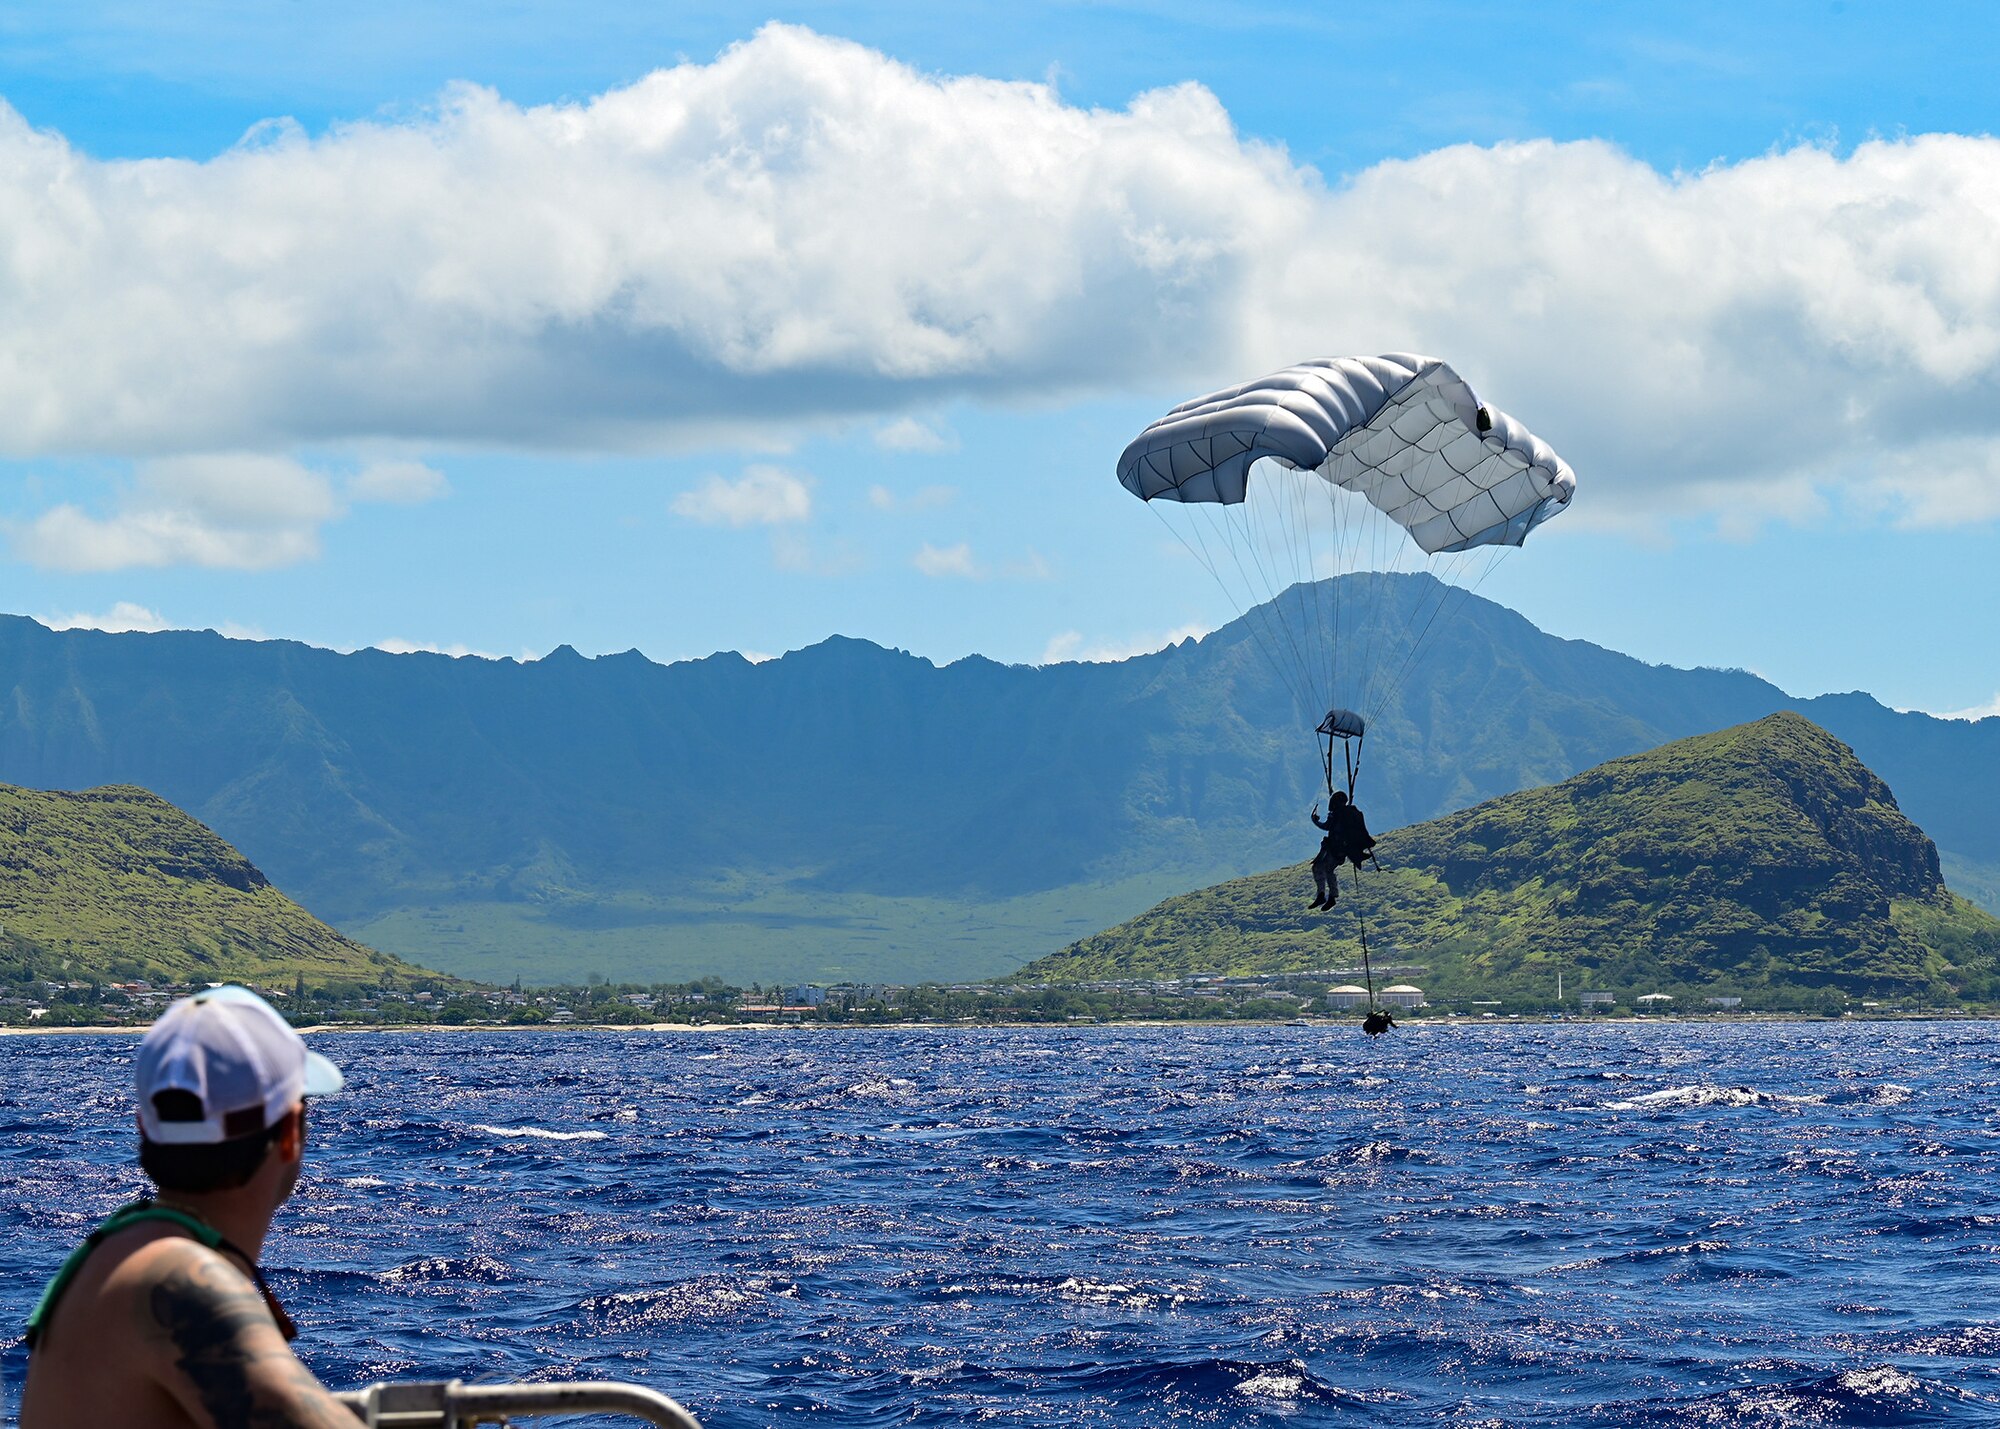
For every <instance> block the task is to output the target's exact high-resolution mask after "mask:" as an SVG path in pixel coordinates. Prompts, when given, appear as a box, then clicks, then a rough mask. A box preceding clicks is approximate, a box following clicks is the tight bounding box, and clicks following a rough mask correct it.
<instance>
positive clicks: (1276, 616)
mask: <svg viewBox="0 0 2000 1429" xmlns="http://www.w3.org/2000/svg"><path fill="white" fill-rule="evenodd" d="M1205 504H1206V503H1196V508H1197V509H1198V510H1199V509H1202V507H1204V506H1205ZM1241 505H1242V506H1243V507H1245V508H1246V509H1245V510H1244V511H1243V514H1242V517H1241V520H1242V525H1243V534H1242V536H1241V537H1240V538H1239V537H1238V536H1237V535H1236V534H1235V532H1234V528H1233V526H1232V525H1231V523H1230V521H1229V518H1228V517H1227V516H1226V515H1223V514H1220V512H1218V513H1217V514H1216V515H1214V516H1208V515H1207V514H1206V513H1205V512H1204V516H1203V518H1202V519H1206V520H1209V521H1211V522H1212V523H1213V530H1214V532H1215V535H1216V538H1217V540H1218V541H1219V542H1220V543H1221V544H1222V545H1223V546H1225V547H1226V548H1227V549H1228V551H1229V554H1230V559H1231V560H1232V561H1233V562H1234V563H1235V566H1236V573H1237V574H1238V575H1239V576H1240V577H1242V580H1243V588H1244V590H1245V592H1246V593H1247V594H1248V597H1249V598H1248V599H1245V600H1243V601H1242V602H1240V603H1239V609H1241V610H1243V611H1244V612H1245V613H1246V614H1247V613H1249V612H1250V611H1251V610H1252V609H1259V610H1261V611H1262V612H1263V614H1264V618H1265V619H1267V620H1271V621H1275V622H1276V624H1277V630H1278V634H1280V635H1282V636H1283V638H1284V643H1285V645H1287V646H1289V647H1290V649H1291V652H1292V659H1291V664H1290V665H1289V666H1288V665H1286V664H1285V663H1284V662H1283V660H1282V658H1278V659H1274V660H1273V661H1272V663H1273V664H1274V665H1276V666H1277V667H1278V670H1279V673H1280V675H1281V676H1282V677H1283V678H1284V680H1285V683H1286V684H1287V685H1288V686H1290V687H1291V691H1292V698H1293V699H1294V700H1295V701H1297V702H1298V703H1299V705H1300V706H1301V707H1303V708H1308V709H1309V708H1311V699H1312V697H1311V691H1310V690H1308V689H1306V688H1304V685H1305V681H1306V675H1307V669H1308V667H1307V664H1306V657H1305V653H1304V652H1303V651H1301V650H1300V649H1299V642H1298V633H1297V632H1296V631H1294V630H1293V629H1292V623H1291V621H1290V620H1289V619H1287V618H1286V615H1285V611H1284V603H1283V602H1282V601H1279V600H1274V599H1272V598H1271V597H1272V595H1273V594H1274V592H1273V591H1272V589H1271V588H1272V584H1273V582H1272V580H1271V575H1270V572H1269V570H1268V569H1267V568H1266V567H1265V565H1264V563H1263V561H1262V559H1261V558H1260V555H1259V552H1258V549H1257V539H1256V536H1257V532H1258V529H1259V526H1258V522H1257V519H1256V516H1255V514H1254V513H1253V511H1252V510H1250V509H1247V508H1248V507H1249V505H1250V502H1249V498H1248V495H1247V494H1246V497H1245V500H1244V501H1243V502H1242V503H1241ZM1202 545H1203V548H1204V549H1206V548H1207V545H1208V543H1207V542H1206V541H1203V542H1202ZM1246 555H1247V556H1248V557H1249V558H1250V561H1251V563H1252V564H1253V565H1255V566H1256V568H1257V576H1256V578H1255V579H1253V578H1252V577H1251V575H1250V571H1249V570H1248V569H1247V568H1246V567H1245V566H1244V564H1243V559H1244V557H1245V556H1246ZM1226 588H1227V587H1226V586H1225V589H1226ZM1260 592H1262V599H1259V598H1258V596H1259V593H1260ZM1277 645H1278V641H1277V639H1276V638H1274V639H1273V640H1272V641H1271V647H1272V648H1273V649H1275V648H1276V647H1277ZM1279 653H1280V655H1282V652H1279Z"/></svg>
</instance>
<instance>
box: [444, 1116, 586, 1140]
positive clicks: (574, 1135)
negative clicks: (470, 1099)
mask: <svg viewBox="0 0 2000 1429" xmlns="http://www.w3.org/2000/svg"><path fill="white" fill-rule="evenodd" d="M472 1129H473V1130H474V1131H483V1132H485V1133H486V1134H487V1135H488V1136H504V1137H507V1138H509V1139H512V1138H515V1137H530V1138H533V1139H534V1140H536V1141H602V1140H604V1139H605V1136H606V1133H604V1132H602V1131H551V1130H549V1129H548V1128H547V1127H545V1126H488V1125H486V1124H485V1123H484V1122H478V1121H475V1122H474V1123H473V1124H472Z"/></svg>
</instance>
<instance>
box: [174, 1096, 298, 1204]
mask: <svg viewBox="0 0 2000 1429" xmlns="http://www.w3.org/2000/svg"><path fill="white" fill-rule="evenodd" d="M179 1097H185V1098H186V1099H187V1100H188V1101H190V1102H192V1103H193V1115H192V1116H190V1115H188V1114H186V1109H185V1108H182V1107H180V1106H178V1105H166V1106H163V1105H160V1103H162V1102H165V1101H167V1100H168V1099H169V1098H179ZM153 1101H154V1105H155V1108H156V1110H158V1112H159V1113H160V1119H161V1120H162V1121H199V1120H201V1101H200V1099H199V1098H198V1097H196V1096H195V1095H194V1093H192V1092H181V1091H165V1092H161V1093H159V1094H158V1095H156V1096H155V1097H154V1098H153ZM258 1119H259V1120H262V1117H261V1116H260V1117H259V1118H258ZM288 1120H290V1118H289V1117H283V1116H281V1117H279V1118H278V1119H277V1120H276V1121H274V1122H272V1123H271V1124H270V1125H269V1126H264V1127H259V1128H258V1129H257V1130H255V1131H253V1132H251V1133H250V1134H249V1135H247V1136H233V1137H231V1138H230V1139H229V1140H227V1141H205V1142H195V1143H191V1144H187V1145H182V1144H180V1143H175V1142H165V1141H149V1140H147V1139H146V1138H145V1137H144V1136H141V1137H140V1138H139V1166H140V1169H141V1170H143V1171H144V1172H145V1173H146V1174H147V1175H148V1176H150V1177H152V1179H153V1184H154V1185H155V1186H158V1187H159V1188H160V1189H161V1190H162V1191H188V1192H191V1193H194V1194H199V1193H201V1192H203V1191H230V1190H234V1189H235V1188H236V1187H238V1186H241V1185H242V1184H243V1183H244V1182H246V1181H248V1180H249V1179H250V1178H251V1177H252V1176H254V1175H256V1174H257V1168H258V1167H259V1166H262V1165H263V1164H264V1157H265V1155H266V1153H268V1152H269V1151H270V1149H271V1143H272V1141H274V1140H275V1139H276V1138H277V1135H278V1133H279V1131H281V1130H282V1129H283V1128H284V1125H285V1123H286V1122H287V1121H288Z"/></svg>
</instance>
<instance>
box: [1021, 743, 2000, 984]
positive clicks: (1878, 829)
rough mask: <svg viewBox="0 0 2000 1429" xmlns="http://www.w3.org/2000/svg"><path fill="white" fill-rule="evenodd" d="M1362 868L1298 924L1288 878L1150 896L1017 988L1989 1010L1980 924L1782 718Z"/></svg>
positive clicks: (1874, 783)
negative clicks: (1646, 997) (1277, 988)
mask: <svg viewBox="0 0 2000 1429" xmlns="http://www.w3.org/2000/svg"><path fill="white" fill-rule="evenodd" d="M1379 854H1380V860H1381V863H1382V865H1383V870H1382V871H1381V872H1379V873H1378V872H1376V871H1374V870H1372V869H1371V870H1370V871H1369V872H1367V873H1366V874H1364V875H1363V876H1362V878H1361V882H1360V887H1359V888H1358V889H1357V888H1356V887H1355V885H1354V884H1353V883H1352V882H1351V881H1350V882H1348V884H1347V885H1346V886H1347V892H1345V893H1344V894H1343V896H1342V901H1341V905H1340V907H1339V909H1338V910H1337V911H1336V912H1335V913H1334V914H1333V915H1331V916H1330V917H1323V916H1320V915H1316V914H1314V913H1312V912H1310V911H1309V910H1308V909H1306V907H1305V902H1306V900H1307V898H1308V897H1310V888H1311V879H1310V876H1309V873H1308V870H1307V867H1306V866H1305V865H1303V864H1301V865H1296V866H1293V867H1290V868H1285V869H1280V870H1278V871H1276V872H1273V873H1267V874H1262V875H1259V876H1256V877H1252V878H1245V879H1238V880H1235V881H1233V882H1230V883H1225V884H1222V885H1220V886H1219V887H1215V888H1210V889H1206V890H1203V891H1202V892H1199V893H1191V894H1187V895H1185V896H1183V897H1179V898H1174V899H1169V900H1168V901H1167V902H1165V903H1162V904H1160V905H1159V906H1158V907H1156V908H1154V909H1152V910H1150V911H1149V912H1147V913H1145V914H1142V915H1141V916H1139V917H1138V918H1135V919H1133V920H1131V921H1130V922H1128V923H1125V924H1122V925H1120V926H1119V927H1116V928H1112V929H1110V930H1109V931H1107V932H1104V933H1100V934H1098V935H1097V936H1095V937H1093V938H1087V939H1084V940H1083V941H1081V942H1079V943H1077V944H1075V945H1073V946H1072V947H1070V948H1068V949H1066V950H1065V951H1064V952H1062V953H1060V954H1058V955H1056V956H1054V957H1050V958H1045V959H1042V960H1041V961H1039V962H1036V963H1033V964H1031V965H1029V967H1028V968H1026V969H1024V970H1023V972H1022V974H1021V976H1022V977H1025V978H1035V979H1043V978H1046V979H1095V978H1111V977H1132V976H1149V975H1165V974H1187V973H1209V972H1252V971H1280V970H1303V969H1314V968H1335V967H1340V968H1344V967H1352V966H1358V965H1359V962H1360V945H1359V941H1358V933H1359V930H1360V920H1361V919H1364V918H1365V919H1366V921H1367V927H1368V934H1369V940H1370V951H1371V954H1372V955H1373V957H1374V958H1375V960H1376V961H1377V962H1384V963H1386V962H1397V963H1405V964H1409V963H1416V964H1422V965H1425V966H1426V967H1427V968H1428V969H1429V972H1428V973H1427V975H1426V980H1425V986H1426V988H1427V990H1431V991H1434V992H1438V993H1467V992H1477V991H1482V990H1483V991H1491V992H1496V993H1504V992H1508V991H1514V992H1520V991H1523V990H1526V989H1530V988H1535V989H1544V990H1547V989H1552V988H1553V986H1554V983H1555V973H1556V970H1557V969H1558V968H1561V969H1563V971H1564V972H1565V975H1566V982H1567V986H1568V987H1569V988H1571V989H1580V988H1599V989H1603V990H1607V991H1618V992H1625V993H1636V992H1646V991H1664V992H1674V991H1676V990H1677V989H1678V990H1683V991H1687V992H1696V991H1708V992H1718V991H1721V992H1748V993H1756V992H1760V991H1764V992H1768V991H1770V990H1772V989H1780V988H1783V989H1790V990H1793V991H1794V992H1797V993H1801V994H1805V993H1811V992H1813V991H1815V990H1828V991H1836V992H1839V993H1844V994H1848V995H1856V996H1865V995H1871V994H1883V995H1892V996H1908V995H1916V996H1922V997H1926V998H1933V999H1944V998H1951V997H1958V996H1964V997H1970V998H1975V999H1978V1000H1987V999H1991V998H1993V997H1996V996H2000V981H1996V978H1995V971H1996V965H2000V919H1996V918H1994V917H1992V916H1991V915H1989V914H1986V913H1984V912H1982V911H1980V910H1979V909H1977V908H1975V907H1973V906H1972V905H1971V904H1969V903H1967V902H1966V901H1964V900H1963V899H1961V898H1959V897H1957V896H1956V895H1954V894H1953V893H1952V892H1950V890H1948V889H1947V888H1946V887H1945V885H1944V882H1943V880H1942V878H1941V877H1940V874H1939V867H1938V855H1937V850H1936V848H1935V846H1934V845H1933V844H1932V843H1931V841H1930V839H1928V838H1927V837H1925V835H1924V834H1923V832H1922V831H1921V830H1920V829H1918V828H1917V826H1916V825H1915V824H1913V823H1911V822H1910V820H1909V819H1908V818H1906V817H1905V816H1904V815H1903V813H1902V812H1901V811H1900V810H1899V809H1898V808H1897V806H1896V800H1895V796H1894V795H1893V794H1892V793H1891V792H1890V791H1889V788H1888V786H1887V785H1886V784H1884V783H1883V782H1882V781H1881V779H1879V778H1878V777H1876V776H1875V775H1874V774H1873V773H1872V772H1870V771H1869V770H1868V769H1867V768H1866V767H1865V766H1864V765H1863V764H1862V763H1861V762H1860V760H1858V759H1857V758H1855V756H1854V753H1853V751H1852V750H1850V749H1849V748H1848V747H1847V746H1846V745H1844V744H1842V743H1841V742H1840V741H1839V740H1837V739H1835V738H1833V736H1831V735H1829V734H1828V733H1827V732H1826V731H1824V730H1822V729H1820V728H1819V727H1818V726H1816V725H1814V724H1812V723H1811V722H1810V721H1808V720H1806V719H1804V718H1802V717H1800V716H1799V715H1796V714H1777V715H1772V716H1770V717H1768V718H1765V719H1761V720H1758V721H1756V722H1754V723H1751V724H1745V725H1740V726H1737V727H1735V728H1732V729H1727V730H1723V731H1721V732H1720V733H1717V734H1710V735H1702V736H1698V737H1696V738H1692V739H1684V740H1680V741H1678V742H1676V743H1673V744H1669V745H1666V746H1664V747H1662V748H1660V749H1657V750H1653V751H1652V752H1650V753H1647V754H1641V755H1634V756H1631V757H1628V758H1624V759H1617V760H1612V761H1610V762H1609V763H1606V764H1602V765H1599V766H1598V767H1596V768H1594V769H1590V770H1586V771H1585V772H1584V773H1582V774H1579V775H1577V776H1576V777H1574V778H1571V779H1568V780H1565V781H1563V782H1562V783H1560V784H1556V785H1553V786H1550V787H1547V788H1541V789H1531V790H1527V791H1525V792H1523V793H1520V794H1513V795H1508V796H1506V797H1504V798H1500V799H1495V800H1491V801H1489V802H1487V803H1484V804H1481V805H1479V806H1478V807H1476V808H1472V809H1467V810H1465V811H1463V812H1461V813H1457V814H1452V815H1448V816H1446V817H1445V818H1442V819H1436V820H1433V821H1431V822H1430V823H1426V824H1420V825H1417V826H1414V827H1412V828H1407V829H1402V830H1398V831H1397V832H1395V833H1392V834H1390V835H1388V836H1386V837H1384V838H1383V840H1382V843H1381V846H1380V849H1379Z"/></svg>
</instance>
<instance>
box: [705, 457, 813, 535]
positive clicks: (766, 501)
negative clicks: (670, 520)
mask: <svg viewBox="0 0 2000 1429" xmlns="http://www.w3.org/2000/svg"><path fill="white" fill-rule="evenodd" d="M673 510H674V514H675V515H676V516H685V517H687V519H688V520H690V521H699V522H700V523H702V524H703V525H705V526H785V525H792V524H795V523H797V522H800V521H805V520H809V519H810V518H811V516H812V481H811V478H809V477H805V476H801V475H800V474H798V473H797V472H791V471H786V470H785V469H784V468H783V467H777V466H750V467H745V468H744V470H743V474H742V475H741V476H739V477H737V478H736V479H735V480H734V481H731V480H729V479H728V478H726V477H721V476H709V477H705V478H703V480H702V482H701V484H700V485H699V486H696V487H694V488H693V489H692V490H689V491H683V492H682V493H681V494H680V495H679V496H676V497H675V498H674V500H673Z"/></svg>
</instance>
